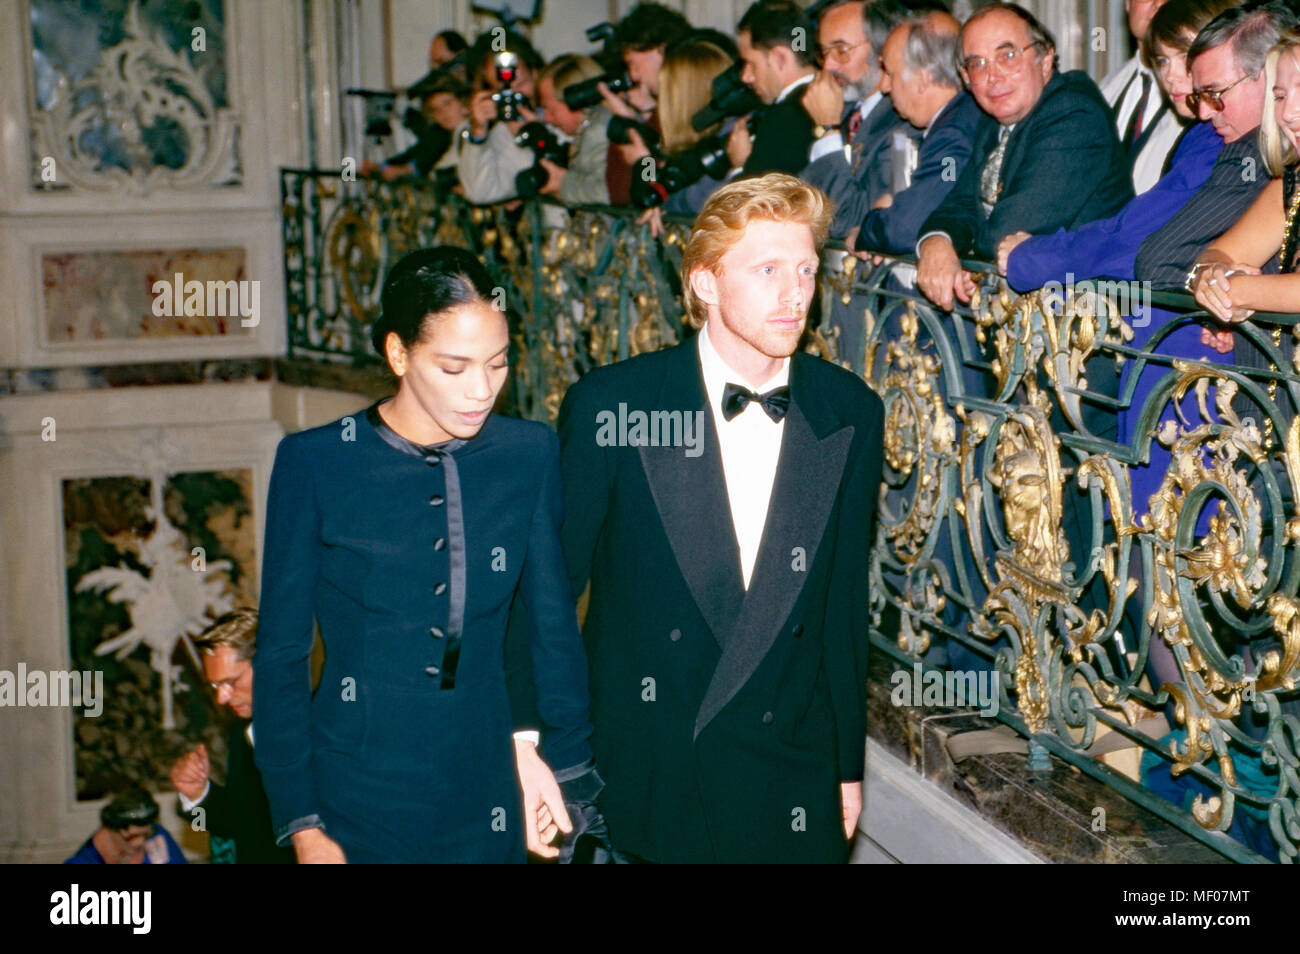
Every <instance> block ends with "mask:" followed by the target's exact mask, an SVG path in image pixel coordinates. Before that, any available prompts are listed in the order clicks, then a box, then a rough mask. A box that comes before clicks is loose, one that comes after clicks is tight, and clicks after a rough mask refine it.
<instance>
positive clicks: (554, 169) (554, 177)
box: [537, 159, 568, 195]
mask: <svg viewBox="0 0 1300 954" xmlns="http://www.w3.org/2000/svg"><path fill="white" fill-rule="evenodd" d="M537 161H538V162H539V163H541V165H542V168H543V169H545V170H546V185H544V186H542V187H541V189H539V190H538V191H539V192H541V193H543V194H544V195H559V194H560V183H561V182H563V181H564V174H565V173H566V172H568V170H567V169H565V168H564V166H558V165H556V164H555V163H553V162H551V160H549V159H538V160H537Z"/></svg>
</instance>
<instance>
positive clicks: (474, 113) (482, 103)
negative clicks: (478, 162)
mask: <svg viewBox="0 0 1300 954" xmlns="http://www.w3.org/2000/svg"><path fill="white" fill-rule="evenodd" d="M496 118H497V104H496V103H494V102H492V94H491V93H489V92H488V91H487V90H485V89H484V90H479V91H478V92H477V93H475V94H474V98H473V99H471V100H470V101H469V134H470V135H471V136H473V137H474V138H475V139H482V138H483V137H484V136H486V135H487V131H488V126H489V125H491V123H492V120H494V119H496Z"/></svg>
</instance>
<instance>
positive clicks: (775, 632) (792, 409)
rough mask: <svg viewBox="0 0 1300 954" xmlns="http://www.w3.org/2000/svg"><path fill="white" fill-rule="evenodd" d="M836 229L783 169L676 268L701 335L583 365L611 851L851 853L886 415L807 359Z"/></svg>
mask: <svg viewBox="0 0 1300 954" xmlns="http://www.w3.org/2000/svg"><path fill="white" fill-rule="evenodd" d="M829 219H830V209H829V206H828V204H827V202H826V199H825V196H824V195H823V194H822V193H821V192H819V191H818V190H817V189H814V188H813V187H811V186H809V185H807V184H806V183H804V182H801V181H800V180H798V179H795V178H794V177H792V176H787V175H782V174H770V175H766V176H762V177H758V178H752V179H740V180H737V181H735V182H731V183H729V184H727V185H725V186H723V187H722V188H721V189H719V190H718V191H717V192H715V193H714V194H713V196H711V197H710V199H709V200H708V202H707V203H706V204H705V206H704V208H703V210H702V211H701V212H700V214H699V216H698V217H697V218H696V221H695V228H694V231H693V232H692V234H691V238H690V240H689V242H688V243H687V246H686V249H685V251H684V253H683V260H682V280H683V285H684V287H685V301H686V307H687V310H688V312H689V320H690V324H691V326H692V327H694V328H696V329H698V333H697V334H696V335H695V336H694V337H693V338H689V339H687V340H686V341H684V342H683V343H682V344H679V345H677V346H675V347H673V348H668V349H666V350H663V351H658V352H653V353H648V354H642V355H638V356H637V357H634V358H632V359H630V360H628V361H623V362H619V363H617V364H614V365H608V366H605V367H600V368H595V369H593V370H592V371H590V372H588V373H587V375H585V376H584V377H583V378H582V379H581V380H579V381H578V382H577V383H576V384H575V385H573V387H571V388H570V389H569V392H568V394H567V395H566V396H565V399H564V404H563V406H562V407H561V409H560V417H559V432H560V441H561V447H562V466H563V475H564V495H565V508H564V509H565V522H564V528H563V532H562V536H563V540H564V551H565V557H566V561H567V563H568V570H569V575H570V579H571V582H572V584H573V589H574V592H575V593H581V592H582V591H583V589H585V588H586V586H587V585H588V583H590V586H591V595H590V603H589V608H588V611H587V618H586V624H585V627H584V633H583V635H584V637H585V639H586V644H587V653H588V657H589V660H590V671H591V694H592V695H591V697H592V716H593V722H594V725H595V734H594V735H593V737H592V745H593V748H594V750H595V752H596V753H597V758H598V759H599V760H600V763H599V764H600V770H601V774H602V775H603V776H604V778H605V781H606V788H605V790H604V792H603V793H602V794H601V796H600V799H599V803H600V808H601V810H602V811H603V812H604V815H605V818H606V820H607V821H608V823H609V835H610V837H611V839H612V842H613V847H614V850H615V857H616V859H621V860H624V861H633V862H635V861H652V862H671V863H680V862H776V861H783V862H842V861H844V860H845V859H846V858H847V857H848V847H849V843H848V841H847V838H848V837H849V835H851V833H852V832H853V830H854V827H855V825H856V821H857V816H858V813H859V811H860V809H861V804H862V801H861V796H862V786H861V782H862V773H863V762H864V748H865V724H866V706H865V696H866V670H865V663H866V652H867V629H868V626H869V625H870V619H869V617H870V613H869V606H868V594H869V584H868V580H867V566H868V560H869V551H870V547H871V529H872V520H873V517H874V514H875V508H876V501H877V498H878V496H879V493H880V480H881V458H882V456H883V445H882V431H881V427H882V420H883V406H882V404H881V401H880V399H879V398H878V397H876V396H875V395H874V394H873V393H872V392H871V391H870V390H868V388H867V386H866V385H865V384H864V383H863V381H862V380H861V379H860V378H858V377H857V376H856V375H854V374H852V373H850V372H848V371H845V370H844V369H842V368H840V367H838V366H836V365H834V364H832V363H830V362H827V361H823V360H822V359H820V358H815V357H813V356H811V355H809V354H806V353H805V352H803V351H801V350H799V348H798V345H799V339H800V336H801V335H802V334H803V331H804V329H805V326H806V323H807V317H808V309H809V305H810V304H811V301H812V297H813V292H814V287H815V286H814V283H815V280H816V275H817V265H818V248H817V246H818V245H819V243H820V241H821V240H823V239H824V238H825V235H826V227H827V224H828V222H829ZM616 418H618V419H622V420H623V421H624V423H630V426H629V427H625V426H624V425H623V424H617V425H616V423H615V419H616ZM638 421H640V424H639V425H638V424H637V422H638ZM647 421H648V422H649V423H650V427H651V429H652V430H654V431H655V433H654V434H653V435H650V434H647V432H646V429H645V425H646V422H647ZM656 421H659V422H661V425H660V426H658V427H657V426H656V423H655V422H656ZM672 421H677V422H678V425H677V430H676V431H672V430H671V428H670V427H669V424H670V423H671V422H672ZM687 435H689V436H688V437H687V439H685V440H684V439H683V437H684V436H687Z"/></svg>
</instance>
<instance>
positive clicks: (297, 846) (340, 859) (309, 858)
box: [290, 828, 348, 865]
mask: <svg viewBox="0 0 1300 954" xmlns="http://www.w3.org/2000/svg"><path fill="white" fill-rule="evenodd" d="M290 837H291V838H292V839H293V850H294V853H295V854H297V856H298V864H300V865H345V864H347V863H348V859H347V856H346V855H344V854H343V849H342V848H341V847H339V843H338V842H337V841H335V840H334V839H333V838H331V837H330V836H329V835H327V834H325V832H323V831H322V830H321V829H319V828H304V829H303V830H302V831H295V832H294V833H293V834H292V835H291V836H290Z"/></svg>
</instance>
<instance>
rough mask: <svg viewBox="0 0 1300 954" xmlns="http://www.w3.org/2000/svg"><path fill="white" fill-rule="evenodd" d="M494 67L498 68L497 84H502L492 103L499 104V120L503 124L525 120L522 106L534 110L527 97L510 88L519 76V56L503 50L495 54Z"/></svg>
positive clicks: (493, 95)
mask: <svg viewBox="0 0 1300 954" xmlns="http://www.w3.org/2000/svg"><path fill="white" fill-rule="evenodd" d="M492 65H493V66H494V67H496V71H497V82H498V83H500V84H501V89H500V91H498V92H496V93H493V94H492V102H494V103H496V104H497V119H498V120H499V121H500V122H503V123H513V122H515V121H516V120H518V119H521V118H523V117H522V116H521V115H520V113H519V108H520V107H521V106H522V107H524V108H525V109H531V108H532V107H531V104H530V103H529V102H528V97H527V96H525V95H524V94H523V93H521V92H519V91H518V90H516V89H511V88H510V87H511V84H513V83H514V81H515V78H516V77H518V75H519V54H518V53H512V52H511V51H509V50H502V51H501V52H500V53H496V54H493V56H492Z"/></svg>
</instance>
